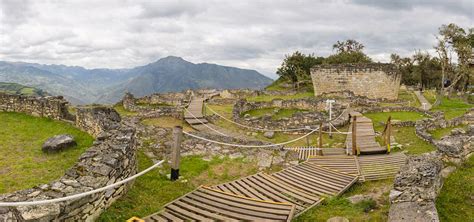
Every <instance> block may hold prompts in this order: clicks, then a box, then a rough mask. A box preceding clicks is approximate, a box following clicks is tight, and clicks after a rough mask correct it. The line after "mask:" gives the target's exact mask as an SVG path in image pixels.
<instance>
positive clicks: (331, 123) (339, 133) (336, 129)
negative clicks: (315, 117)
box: [329, 123, 352, 135]
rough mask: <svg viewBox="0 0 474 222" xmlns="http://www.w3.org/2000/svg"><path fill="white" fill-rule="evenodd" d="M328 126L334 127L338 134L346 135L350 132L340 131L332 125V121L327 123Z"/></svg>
mask: <svg viewBox="0 0 474 222" xmlns="http://www.w3.org/2000/svg"><path fill="white" fill-rule="evenodd" d="M329 125H330V127H332V128H333V129H335V130H336V131H337V133H339V134H346V135H349V134H352V132H341V131H340V130H338V129H337V128H336V127H335V126H334V125H332V123H329Z"/></svg>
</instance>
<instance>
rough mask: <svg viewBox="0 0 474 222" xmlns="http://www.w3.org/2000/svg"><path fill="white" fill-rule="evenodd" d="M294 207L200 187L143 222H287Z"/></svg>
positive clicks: (288, 204)
mask: <svg viewBox="0 0 474 222" xmlns="http://www.w3.org/2000/svg"><path fill="white" fill-rule="evenodd" d="M293 214H294V205H293V204H290V203H283V202H272V201H262V200H258V199H254V198H248V197H244V196H239V195H234V194H231V193H229V192H222V191H219V190H216V189H212V188H208V187H200V188H198V189H196V190H194V191H193V192H191V193H188V194H186V195H185V196H183V197H181V198H179V199H177V200H175V201H173V202H171V203H169V204H167V205H166V206H165V207H164V209H163V210H162V211H160V212H158V213H156V214H153V215H150V216H148V217H146V218H144V219H145V221H242V220H246V221H291V218H292V216H293Z"/></svg>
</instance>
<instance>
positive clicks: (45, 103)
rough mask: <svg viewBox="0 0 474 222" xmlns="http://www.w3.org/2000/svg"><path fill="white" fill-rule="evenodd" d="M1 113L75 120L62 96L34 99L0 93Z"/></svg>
mask: <svg viewBox="0 0 474 222" xmlns="http://www.w3.org/2000/svg"><path fill="white" fill-rule="evenodd" d="M0 111H2V112H18V113H26V114H29V115H32V116H38V117H48V118H51V119H57V120H74V116H73V115H71V114H70V113H69V111H68V102H67V101H66V100H65V99H64V98H63V97H62V96H48V97H33V96H22V95H10V94H6V93H0Z"/></svg>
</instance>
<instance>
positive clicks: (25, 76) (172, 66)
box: [0, 56, 272, 104]
mask: <svg viewBox="0 0 474 222" xmlns="http://www.w3.org/2000/svg"><path fill="white" fill-rule="evenodd" d="M0 82H11V83H19V84H22V85H27V86H31V87H35V88H39V89H42V90H44V91H47V92H48V93H49V94H52V95H62V96H64V97H65V98H66V99H68V100H69V101H70V102H71V103H73V104H90V103H104V104H111V103H115V102H118V101H119V100H120V99H121V98H122V96H123V95H124V93H125V92H127V91H128V92H131V93H133V94H134V95H135V96H139V97H140V96H145V95H149V94H152V93H162V92H177V91H183V90H186V89H199V88H215V89H236V88H251V89H258V88H263V87H265V86H267V85H268V84H270V83H271V82H272V80H271V79H270V78H268V77H266V76H264V75H262V74H260V73H259V72H257V71H255V70H248V69H239V68H234V67H228V66H221V65H216V64H209V63H199V64H194V63H191V62H188V61H186V60H184V59H182V58H180V57H175V56H168V57H165V58H162V59H160V60H158V61H156V62H154V63H150V64H148V65H144V66H138V67H134V68H130V69H86V68H83V67H80V66H65V65H43V64H36V63H24V62H5V61H0Z"/></svg>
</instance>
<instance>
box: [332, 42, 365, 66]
mask: <svg viewBox="0 0 474 222" xmlns="http://www.w3.org/2000/svg"><path fill="white" fill-rule="evenodd" d="M364 47H365V46H364V45H363V44H362V43H359V42H358V41H356V40H353V39H348V40H346V41H337V42H336V43H334V45H332V48H333V50H336V54H334V55H330V56H329V57H327V58H326V59H325V61H324V63H327V64H341V63H370V62H372V59H370V58H369V57H368V56H367V55H366V54H365V53H364V52H362V49H364Z"/></svg>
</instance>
